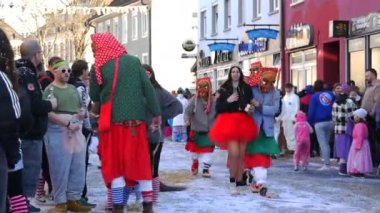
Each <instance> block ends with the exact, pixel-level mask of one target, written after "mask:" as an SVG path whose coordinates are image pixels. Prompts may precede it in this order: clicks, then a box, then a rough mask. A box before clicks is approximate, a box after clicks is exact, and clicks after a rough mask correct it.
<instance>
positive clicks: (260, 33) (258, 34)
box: [246, 29, 278, 41]
mask: <svg viewBox="0 0 380 213" xmlns="http://www.w3.org/2000/svg"><path fill="white" fill-rule="evenodd" d="M246 32H247V34H248V38H249V39H251V40H252V41H253V40H255V39H257V38H267V39H277V35H278V31H277V30H273V29H253V30H248V31H246Z"/></svg>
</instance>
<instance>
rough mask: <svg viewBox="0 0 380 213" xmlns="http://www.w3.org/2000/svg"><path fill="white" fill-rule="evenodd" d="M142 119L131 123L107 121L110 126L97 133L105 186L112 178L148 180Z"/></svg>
mask: <svg viewBox="0 0 380 213" xmlns="http://www.w3.org/2000/svg"><path fill="white" fill-rule="evenodd" d="M146 134H147V133H146V126H145V123H142V124H139V125H138V126H134V127H125V126H123V125H119V124H111V127H110V130H109V131H106V132H101V133H100V134H99V155H100V157H101V162H102V175H103V179H104V182H105V184H106V186H107V187H110V186H111V182H112V180H113V179H115V178H117V177H124V178H125V179H126V180H129V181H138V180H151V179H152V172H151V166H150V157H149V147H148V141H147V136H146Z"/></svg>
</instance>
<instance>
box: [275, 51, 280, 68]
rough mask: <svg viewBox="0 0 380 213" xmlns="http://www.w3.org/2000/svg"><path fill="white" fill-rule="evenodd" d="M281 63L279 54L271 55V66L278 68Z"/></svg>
mask: <svg viewBox="0 0 380 213" xmlns="http://www.w3.org/2000/svg"><path fill="white" fill-rule="evenodd" d="M280 63H281V56H280V53H275V54H273V66H279V65H280Z"/></svg>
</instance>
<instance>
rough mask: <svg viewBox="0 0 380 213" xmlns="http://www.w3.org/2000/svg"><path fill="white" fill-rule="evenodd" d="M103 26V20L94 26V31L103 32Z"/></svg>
mask: <svg viewBox="0 0 380 213" xmlns="http://www.w3.org/2000/svg"><path fill="white" fill-rule="evenodd" d="M103 26H104V24H103V22H99V23H98V24H97V26H96V32H97V33H102V32H104V29H103Z"/></svg>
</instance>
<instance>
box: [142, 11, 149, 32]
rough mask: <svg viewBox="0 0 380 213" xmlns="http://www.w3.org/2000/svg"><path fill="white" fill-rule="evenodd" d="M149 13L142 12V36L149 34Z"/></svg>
mask: <svg viewBox="0 0 380 213" xmlns="http://www.w3.org/2000/svg"><path fill="white" fill-rule="evenodd" d="M148 24H149V23H148V14H147V12H142V13H141V37H143V38H144V37H147V36H148Z"/></svg>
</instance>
